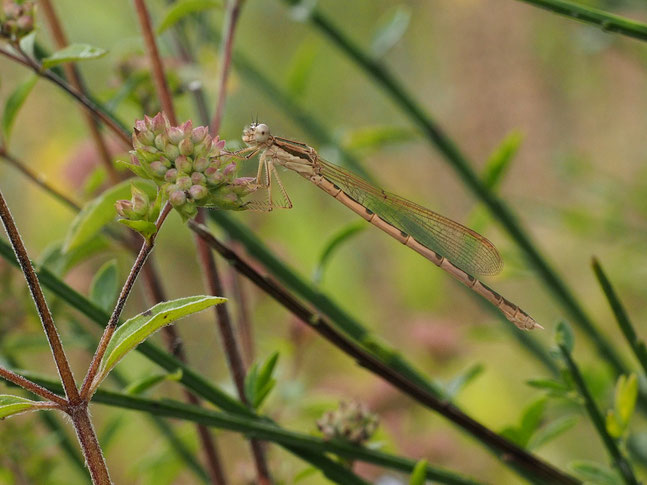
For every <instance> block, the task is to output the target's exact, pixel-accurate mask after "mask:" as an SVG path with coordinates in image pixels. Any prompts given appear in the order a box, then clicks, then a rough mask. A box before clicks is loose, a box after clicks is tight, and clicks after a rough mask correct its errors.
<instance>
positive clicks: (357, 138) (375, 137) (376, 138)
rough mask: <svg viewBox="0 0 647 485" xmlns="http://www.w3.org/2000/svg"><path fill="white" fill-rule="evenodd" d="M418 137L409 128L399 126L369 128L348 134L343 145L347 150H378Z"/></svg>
mask: <svg viewBox="0 0 647 485" xmlns="http://www.w3.org/2000/svg"><path fill="white" fill-rule="evenodd" d="M417 136H418V135H417V134H416V133H414V132H413V131H412V130H411V129H409V128H402V127H399V126H369V127H365V128H360V129H357V130H353V131H349V132H347V133H346V134H345V135H344V138H343V140H342V145H343V147H344V148H346V149H347V150H365V149H373V150H377V149H380V148H382V147H384V146H385V145H392V144H394V143H404V142H407V141H410V140H413V139H415V138H416V137H417Z"/></svg>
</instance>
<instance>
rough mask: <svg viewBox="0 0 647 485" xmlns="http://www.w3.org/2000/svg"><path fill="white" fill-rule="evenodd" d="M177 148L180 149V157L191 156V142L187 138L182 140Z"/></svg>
mask: <svg viewBox="0 0 647 485" xmlns="http://www.w3.org/2000/svg"><path fill="white" fill-rule="evenodd" d="M178 148H179V149H180V153H181V154H182V155H186V156H189V155H192V154H193V142H192V141H191V140H189V139H188V138H185V139H184V140H182V141H181V142H180V144H179V145H178Z"/></svg>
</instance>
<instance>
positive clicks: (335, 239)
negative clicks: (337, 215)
mask: <svg viewBox="0 0 647 485" xmlns="http://www.w3.org/2000/svg"><path fill="white" fill-rule="evenodd" d="M367 227H368V226H367V225H366V224H365V222H364V221H355V222H352V223H350V224H348V225H347V226H345V227H342V228H341V229H340V230H339V231H338V232H337V233H335V234H334V235H333V236H332V237H331V238H330V239H329V240H328V242H327V243H326V246H325V247H324V249H323V251H322V252H321V256H320V257H319V264H317V266H316V268H315V271H314V274H313V276H312V279H313V281H314V282H315V284H320V283H321V280H322V279H323V274H324V271H325V269H326V266H327V264H328V261H330V258H331V257H332V255H333V254H334V252H335V251H336V250H337V249H338V248H339V247H340V246H341V245H342V244H343V243H344V242H346V241H348V240H349V239H351V238H352V237H353V236H355V235H356V234H358V233H360V232H361V231H363V230H364V229H366V228H367Z"/></svg>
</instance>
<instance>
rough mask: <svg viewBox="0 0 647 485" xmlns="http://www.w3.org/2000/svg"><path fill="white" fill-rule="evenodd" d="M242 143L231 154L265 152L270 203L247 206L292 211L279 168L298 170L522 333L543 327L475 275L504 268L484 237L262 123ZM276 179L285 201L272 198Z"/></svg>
mask: <svg viewBox="0 0 647 485" xmlns="http://www.w3.org/2000/svg"><path fill="white" fill-rule="evenodd" d="M243 141H244V142H245V143H246V144H247V145H248V148H245V149H243V150H241V151H239V152H237V153H235V154H232V155H236V156H242V155H245V158H251V157H253V156H254V155H256V154H257V153H260V158H259V167H258V173H257V176H256V184H257V185H258V187H259V188H263V189H267V200H264V201H260V200H253V201H250V202H249V203H248V205H247V208H249V209H253V210H265V211H269V210H272V209H273V208H276V207H283V208H289V207H292V203H291V202H290V198H289V196H288V194H287V192H286V190H285V189H284V187H283V185H282V184H281V181H280V179H279V177H278V174H277V172H276V168H275V165H280V166H283V167H285V168H288V169H290V170H293V171H295V172H297V173H298V174H299V175H301V176H302V177H304V178H306V179H308V180H309V181H310V182H312V183H313V184H315V185H316V186H317V187H319V188H320V189H322V190H323V191H324V192H326V193H328V194H330V195H331V196H333V197H334V198H335V199H337V200H338V201H339V202H341V203H342V204H344V205H345V206H346V207H348V208H349V209H350V210H352V211H353V212H355V213H357V214H359V215H360V216H361V217H363V218H364V219H366V220H367V221H368V222H370V223H371V224H373V225H374V226H376V227H378V228H380V229H381V230H383V231H384V232H386V233H387V234H388V235H389V236H391V237H393V238H395V239H396V240H398V241H400V242H401V243H402V244H404V245H405V246H408V247H410V248H411V249H413V250H414V251H416V252H417V253H419V254H421V255H422V256H424V257H425V258H427V259H428V260H429V261H431V262H432V263H434V264H435V265H436V266H438V267H439V268H441V269H443V270H445V271H446V272H447V273H449V274H450V275H452V276H453V277H454V278H456V279H457V280H458V281H460V282H461V283H463V284H464V285H466V286H468V287H469V288H471V289H472V290H473V291H475V292H476V293H478V294H479V295H481V296H482V297H483V298H485V299H486V300H488V301H489V302H491V303H492V304H493V305H494V306H496V307H497V308H498V309H499V310H500V311H501V312H502V313H503V314H504V315H505V317H506V318H507V319H508V320H510V321H511V322H512V323H514V324H515V325H516V326H517V327H519V328H520V329H523V330H530V329H533V328H543V327H542V326H541V325H539V324H538V323H537V322H536V321H535V320H534V319H533V318H532V317H530V316H529V315H528V314H527V313H526V312H524V311H523V310H522V309H521V308H519V307H518V306H517V305H515V304H514V303H512V302H510V301H508V300H507V299H505V298H503V297H502V296H501V295H499V294H498V293H497V292H496V291H494V290H493V289H492V288H490V287H488V286H487V285H485V284H484V283H482V282H481V281H479V280H478V279H476V278H475V277H474V276H472V275H475V274H476V275H494V274H497V273H499V272H500V271H501V268H502V267H503V262H502V260H501V256H500V255H499V253H498V251H497V250H496V248H495V247H494V245H493V244H492V243H491V242H490V241H488V240H487V239H486V238H485V237H483V236H481V235H480V234H478V233H476V232H475V231H472V230H471V229H469V228H467V227H465V226H463V225H461V224H459V223H457V222H455V221H452V220H451V219H448V218H446V217H443V216H441V215H440V214H437V213H435V212H432V211H430V210H428V209H425V208H424V207H422V206H419V205H418V204H414V203H413V202H410V201H408V200H406V199H403V198H402V197H399V196H397V195H395V194H391V193H389V192H386V191H384V190H382V189H379V188H376V187H374V186H373V185H371V184H370V183H369V182H367V181H366V180H363V179H362V178H360V177H358V176H357V175H355V174H353V173H351V172H349V171H348V170H346V169H344V168H341V167H338V166H337V165H334V164H332V163H330V162H327V161H326V160H324V159H323V158H321V157H320V156H319V155H318V154H317V152H316V151H315V150H314V148H312V147H310V146H308V145H306V144H304V143H299V142H296V141H292V140H288V139H286V138H280V137H277V136H272V135H271V134H270V129H269V127H268V126H267V125H265V124H263V123H252V124H251V125H250V126H248V127H247V128H245V130H244V131H243ZM274 181H275V182H276V185H277V188H278V191H279V193H280V197H281V200H280V201H274V200H273V199H272V185H273V182H274Z"/></svg>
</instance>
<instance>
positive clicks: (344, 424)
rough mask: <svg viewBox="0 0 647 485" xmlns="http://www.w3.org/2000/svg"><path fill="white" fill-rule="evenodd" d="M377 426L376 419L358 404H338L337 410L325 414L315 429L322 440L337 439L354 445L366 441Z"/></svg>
mask: <svg viewBox="0 0 647 485" xmlns="http://www.w3.org/2000/svg"><path fill="white" fill-rule="evenodd" d="M378 424H379V420H378V417H377V416H376V415H375V414H373V413H371V412H370V411H369V410H368V409H367V408H366V406H364V405H363V404H360V403H358V402H350V403H348V402H344V401H342V402H341V403H339V408H337V409H336V410H334V411H328V412H326V413H325V414H324V415H323V416H322V417H321V418H320V419H319V420H318V421H317V427H318V428H319V431H321V432H322V433H323V435H324V439H333V438H339V439H343V440H345V441H349V442H351V443H354V444H358V445H359V444H362V443H364V442H365V441H367V440H368V439H369V438H370V437H371V436H372V435H373V433H375V430H376V429H377V426H378Z"/></svg>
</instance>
